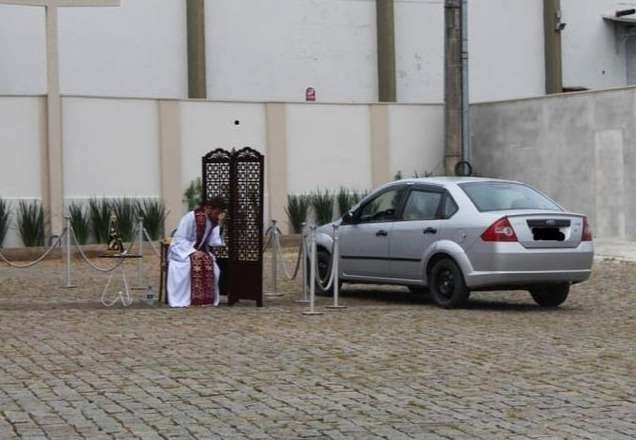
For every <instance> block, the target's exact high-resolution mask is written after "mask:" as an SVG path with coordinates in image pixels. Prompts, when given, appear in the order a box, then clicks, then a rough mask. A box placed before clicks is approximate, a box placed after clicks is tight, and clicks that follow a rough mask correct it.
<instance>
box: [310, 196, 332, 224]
mask: <svg viewBox="0 0 636 440" xmlns="http://www.w3.org/2000/svg"><path fill="white" fill-rule="evenodd" d="M333 202H334V197H333V194H331V193H330V192H329V191H328V190H325V191H321V190H317V191H316V192H314V193H313V194H312V195H311V206H312V207H313V208H314V213H315V215H316V222H317V223H318V224H320V225H324V224H327V223H329V222H330V221H331V220H332V219H333Z"/></svg>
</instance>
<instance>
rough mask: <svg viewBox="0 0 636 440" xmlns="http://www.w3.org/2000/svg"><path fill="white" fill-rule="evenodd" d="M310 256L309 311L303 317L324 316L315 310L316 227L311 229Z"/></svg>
mask: <svg viewBox="0 0 636 440" xmlns="http://www.w3.org/2000/svg"><path fill="white" fill-rule="evenodd" d="M309 246H310V247H309V255H311V258H310V261H309V264H310V265H311V266H310V267H309V310H306V311H304V312H303V315H309V316H311V315H322V312H317V311H316V309H315V303H316V260H317V256H318V253H317V249H316V226H312V227H311V235H310V244H309Z"/></svg>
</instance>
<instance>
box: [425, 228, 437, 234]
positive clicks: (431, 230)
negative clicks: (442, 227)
mask: <svg viewBox="0 0 636 440" xmlns="http://www.w3.org/2000/svg"><path fill="white" fill-rule="evenodd" d="M424 233H425V234H437V229H435V228H426V229H424Z"/></svg>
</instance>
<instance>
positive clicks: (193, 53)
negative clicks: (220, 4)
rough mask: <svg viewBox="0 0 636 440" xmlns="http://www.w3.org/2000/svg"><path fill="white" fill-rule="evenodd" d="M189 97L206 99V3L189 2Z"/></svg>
mask: <svg viewBox="0 0 636 440" xmlns="http://www.w3.org/2000/svg"><path fill="white" fill-rule="evenodd" d="M186 8H187V12H186V15H187V28H188V30H187V32H188V97H189V98H198V99H206V98H207V79H206V60H205V2H204V0H187V3H186Z"/></svg>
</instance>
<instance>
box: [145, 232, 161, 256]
mask: <svg viewBox="0 0 636 440" xmlns="http://www.w3.org/2000/svg"><path fill="white" fill-rule="evenodd" d="M144 236H145V237H146V240H148V243H150V247H151V248H152V251H153V252H154V253H155V255H156V256H157V257H159V258H161V252H159V251H158V250H157V248H156V247H155V244H154V243H153V242H152V238H150V234H149V233H148V230H147V229H146V228H144Z"/></svg>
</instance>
